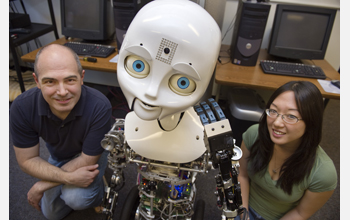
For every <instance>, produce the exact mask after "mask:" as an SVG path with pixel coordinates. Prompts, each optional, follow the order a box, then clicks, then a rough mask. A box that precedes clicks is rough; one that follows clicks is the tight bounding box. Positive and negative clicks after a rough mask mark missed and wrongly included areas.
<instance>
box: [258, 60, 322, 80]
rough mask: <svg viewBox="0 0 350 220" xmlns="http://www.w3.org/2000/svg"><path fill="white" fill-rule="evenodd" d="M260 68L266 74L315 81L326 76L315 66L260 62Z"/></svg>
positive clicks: (270, 61) (268, 61)
mask: <svg viewBox="0 0 350 220" xmlns="http://www.w3.org/2000/svg"><path fill="white" fill-rule="evenodd" d="M260 66H261V68H262V70H263V72H264V73H268V74H276V75H285V76H297V77H307V78H315V79H325V78H326V75H325V74H324V72H323V70H322V69H321V67H318V66H315V65H307V64H300V63H288V62H279V61H272V60H261V61H260Z"/></svg>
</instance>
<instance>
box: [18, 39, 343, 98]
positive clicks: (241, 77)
mask: <svg viewBox="0 0 350 220" xmlns="http://www.w3.org/2000/svg"><path fill="white" fill-rule="evenodd" d="M66 42H68V41H67V40H66V39H65V38H64V37H63V38H60V39H58V40H56V41H54V42H52V43H51V44H64V43H66ZM110 45H113V46H115V47H116V46H117V44H116V42H115V41H114V42H111V43H110ZM228 47H229V46H228V45H223V46H222V49H223V50H227V49H228ZM38 51H39V49H37V50H34V51H32V52H30V53H28V54H25V55H23V56H22V57H21V58H22V60H23V61H24V62H32V63H33V62H34V61H35V56H36V54H37V52H38ZM117 54H118V52H117V49H116V51H115V52H114V53H113V54H111V55H110V56H109V57H107V58H98V57H97V62H96V63H91V62H87V61H82V60H81V65H82V66H83V68H84V69H89V70H96V71H102V72H112V73H116V71H117V64H116V63H111V62H109V60H110V59H112V58H113V57H114V56H116V55H117ZM266 59H267V60H269V59H270V60H271V59H273V58H271V57H270V56H269V55H268V54H267V50H266V49H262V50H260V54H259V58H258V62H257V65H256V66H253V67H251V66H240V65H236V64H232V63H231V62H229V63H227V64H224V65H223V64H220V63H218V65H217V67H216V75H215V82H216V83H217V84H219V85H228V86H243V87H248V88H252V89H267V90H276V89H277V88H278V87H280V86H281V85H283V84H285V83H287V82H289V81H293V80H304V81H305V80H307V81H310V82H312V83H313V84H315V85H316V86H317V87H318V89H319V90H320V91H321V93H322V96H323V97H324V98H327V99H340V95H339V94H334V93H328V92H325V91H324V90H323V89H322V87H321V85H320V84H319V83H318V82H317V80H316V79H310V78H302V77H292V76H278V75H272V74H265V73H263V71H262V70H261V68H260V66H259V60H266ZM303 62H304V63H305V64H314V65H317V66H320V67H321V68H322V69H323V71H324V73H325V74H326V76H327V77H328V78H329V79H338V80H339V79H340V75H339V73H338V72H337V71H336V70H335V69H334V68H333V67H332V66H331V65H330V64H329V63H328V62H327V61H326V60H313V62H314V63H312V61H310V60H303ZM218 89H220V86H219V88H218ZM218 97H219V91H218V93H217V99H218Z"/></svg>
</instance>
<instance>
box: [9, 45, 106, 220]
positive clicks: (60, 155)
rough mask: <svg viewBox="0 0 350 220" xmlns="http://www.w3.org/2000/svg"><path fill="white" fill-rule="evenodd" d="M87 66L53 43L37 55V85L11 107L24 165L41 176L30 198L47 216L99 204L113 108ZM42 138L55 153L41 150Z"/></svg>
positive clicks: (13, 129) (19, 157)
mask: <svg viewBox="0 0 350 220" xmlns="http://www.w3.org/2000/svg"><path fill="white" fill-rule="evenodd" d="M84 74H85V71H84V70H83V69H82V66H81V64H80V61H79V57H78V56H77V55H76V54H75V53H74V52H73V51H72V50H71V49H69V48H67V47H65V46H62V45H58V44H51V45H48V46H45V47H43V48H42V49H41V50H40V51H39V52H38V54H37V56H36V59H35V64H34V73H33V77H34V79H35V82H36V84H37V87H36V88H32V89H30V90H28V91H25V92H24V93H22V94H21V95H20V96H18V97H17V98H16V99H15V100H14V102H13V103H12V105H11V108H10V132H11V136H12V141H13V145H14V146H13V147H14V149H15V153H16V158H17V161H18V164H19V166H20V167H21V169H22V170H23V171H24V172H25V173H27V174H29V175H31V176H33V177H36V178H38V179H40V181H38V182H36V183H35V184H34V185H33V186H32V188H31V189H30V190H29V192H28V194H27V199H28V202H29V203H30V204H31V205H32V206H33V207H34V208H36V209H37V210H39V211H42V213H43V215H44V216H45V217H46V218H47V219H62V218H63V217H65V216H66V215H68V214H69V213H70V212H71V211H72V210H83V209H87V208H91V207H96V206H99V205H100V204H101V203H102V198H103V195H104V185H103V179H102V177H103V174H104V171H105V168H106V166H107V154H108V152H107V151H105V150H104V149H103V148H102V147H101V145H100V141H101V140H102V139H103V137H104V134H105V133H107V132H108V131H109V129H110V127H111V120H110V119H111V114H112V107H111V104H110V102H109V100H108V99H107V98H106V97H105V96H104V95H103V94H102V93H101V92H99V91H97V90H95V89H93V88H90V87H87V86H85V85H83V79H84ZM39 137H41V138H42V139H43V140H44V141H45V142H46V147H47V149H48V151H49V152H50V157H49V159H48V161H46V160H44V159H42V158H41V157H40V155H39Z"/></svg>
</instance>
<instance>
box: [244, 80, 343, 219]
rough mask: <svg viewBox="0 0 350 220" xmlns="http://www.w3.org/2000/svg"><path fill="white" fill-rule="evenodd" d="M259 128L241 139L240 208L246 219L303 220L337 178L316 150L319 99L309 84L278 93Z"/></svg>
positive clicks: (290, 85)
mask: <svg viewBox="0 0 350 220" xmlns="http://www.w3.org/2000/svg"><path fill="white" fill-rule="evenodd" d="M266 108H267V109H266V111H265V112H264V113H263V115H262V117H261V119H260V122H259V124H257V125H253V126H252V127H250V128H249V129H248V130H247V131H246V132H245V133H244V134H243V142H242V146H241V148H242V150H243V157H242V159H241V160H240V165H241V169H240V170H241V172H240V174H239V181H240V182H241V185H242V186H241V188H242V198H243V206H244V207H246V208H247V209H248V208H249V210H250V212H249V215H250V219H254V217H256V216H257V215H260V216H262V217H263V218H264V219H287V218H290V219H296V216H298V217H301V219H308V218H309V217H310V216H311V215H313V214H314V213H315V212H316V211H317V210H318V209H319V208H321V207H322V206H323V205H324V203H326V201H327V200H328V199H329V197H330V196H331V195H332V194H333V191H334V189H335V187H336V186H337V173H336V170H335V167H334V164H333V161H332V160H331V159H330V158H329V157H328V155H327V154H326V153H325V152H324V151H323V149H322V148H321V147H320V146H319V143H320V141H321V136H322V119H323V108H324V107H323V98H322V95H321V93H320V91H319V90H318V89H317V87H316V86H315V85H314V84H312V83H311V82H308V81H292V82H289V83H286V84H285V85H283V86H281V87H280V88H278V89H277V90H276V91H275V92H274V93H273V94H272V96H271V97H270V99H269V101H268V102H267V104H266Z"/></svg>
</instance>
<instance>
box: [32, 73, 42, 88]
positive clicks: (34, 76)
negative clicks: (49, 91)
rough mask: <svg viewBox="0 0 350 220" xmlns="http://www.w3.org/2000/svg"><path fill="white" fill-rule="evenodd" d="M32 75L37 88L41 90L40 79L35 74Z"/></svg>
mask: <svg viewBox="0 0 350 220" xmlns="http://www.w3.org/2000/svg"><path fill="white" fill-rule="evenodd" d="M32 75H33V78H34V80H35V83H36V86H37V87H38V88H39V89H40V83H39V79H38V78H37V77H36V75H35V73H33V74H32Z"/></svg>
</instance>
